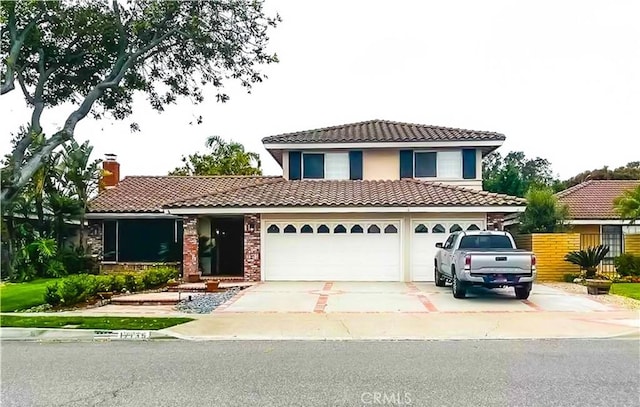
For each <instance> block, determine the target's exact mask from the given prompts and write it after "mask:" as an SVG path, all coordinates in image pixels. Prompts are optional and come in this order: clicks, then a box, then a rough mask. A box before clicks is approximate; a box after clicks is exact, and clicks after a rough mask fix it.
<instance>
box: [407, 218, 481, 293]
mask: <svg viewBox="0 0 640 407" xmlns="http://www.w3.org/2000/svg"><path fill="white" fill-rule="evenodd" d="M481 229H484V220H482V219H476V220H460V219H449V220H447V219H437V220H433V219H429V220H419V219H414V220H413V221H412V222H411V280H412V281H433V277H434V275H433V267H434V263H433V259H434V257H435V255H436V251H437V250H438V249H437V248H436V243H444V241H445V240H446V239H447V237H448V236H449V233H452V232H455V231H459V230H481Z"/></svg>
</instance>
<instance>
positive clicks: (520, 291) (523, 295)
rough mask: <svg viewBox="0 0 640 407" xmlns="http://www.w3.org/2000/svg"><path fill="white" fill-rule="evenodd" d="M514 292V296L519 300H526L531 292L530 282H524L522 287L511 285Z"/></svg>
mask: <svg viewBox="0 0 640 407" xmlns="http://www.w3.org/2000/svg"><path fill="white" fill-rule="evenodd" d="M513 289H514V291H515V292H516V298H518V299H519V300H526V299H527V298H529V294H530V293H531V283H529V284H525V285H523V286H522V287H513Z"/></svg>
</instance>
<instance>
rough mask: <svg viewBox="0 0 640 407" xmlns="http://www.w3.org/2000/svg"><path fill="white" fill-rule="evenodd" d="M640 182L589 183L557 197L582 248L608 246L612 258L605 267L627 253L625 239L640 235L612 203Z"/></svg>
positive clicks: (592, 181)
mask: <svg viewBox="0 0 640 407" xmlns="http://www.w3.org/2000/svg"><path fill="white" fill-rule="evenodd" d="M638 185H640V180H590V181H585V182H583V183H581V184H578V185H575V186H573V187H571V188H568V189H565V190H564V191H560V192H558V193H557V194H556V197H557V198H558V202H559V203H560V204H564V205H566V206H567V208H568V209H569V218H570V219H569V220H568V221H567V223H568V224H569V225H571V231H572V232H574V233H580V234H581V241H582V244H581V246H583V247H585V246H594V245H597V244H600V243H602V244H605V245H607V246H609V255H608V256H607V258H606V259H605V264H613V258H615V257H616V256H618V255H620V253H622V252H624V247H625V235H628V234H637V233H640V226H629V221H627V220H624V219H621V218H620V215H618V214H617V213H616V211H615V210H614V205H613V201H614V200H615V199H616V198H617V197H619V196H621V195H622V193H623V192H624V191H626V190H630V189H633V188H635V187H637V186H638Z"/></svg>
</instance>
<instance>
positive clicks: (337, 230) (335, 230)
mask: <svg viewBox="0 0 640 407" xmlns="http://www.w3.org/2000/svg"><path fill="white" fill-rule="evenodd" d="M333 233H347V228H345V227H344V226H342V225H338V226H336V227H335V228H333Z"/></svg>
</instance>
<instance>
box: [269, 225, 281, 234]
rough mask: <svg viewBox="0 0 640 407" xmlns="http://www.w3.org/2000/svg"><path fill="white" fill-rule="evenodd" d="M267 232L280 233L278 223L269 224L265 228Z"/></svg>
mask: <svg viewBox="0 0 640 407" xmlns="http://www.w3.org/2000/svg"><path fill="white" fill-rule="evenodd" d="M267 233H280V228H279V227H278V225H269V227H268V228H267Z"/></svg>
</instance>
